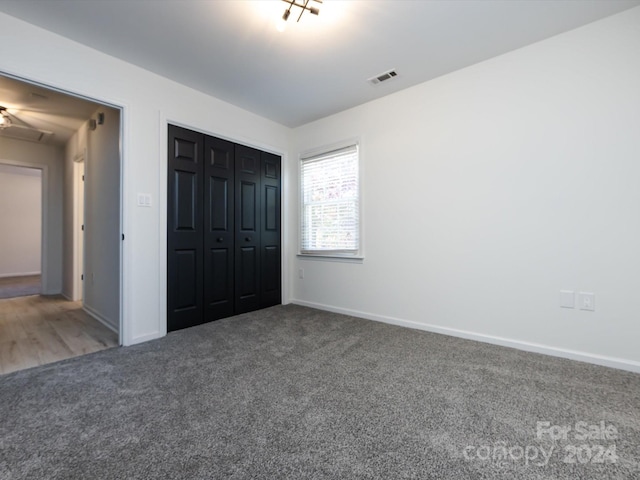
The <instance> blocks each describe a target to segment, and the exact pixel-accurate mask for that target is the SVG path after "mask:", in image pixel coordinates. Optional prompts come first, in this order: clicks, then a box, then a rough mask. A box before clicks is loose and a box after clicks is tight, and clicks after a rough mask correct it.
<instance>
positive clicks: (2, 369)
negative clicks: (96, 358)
mask: <svg viewBox="0 0 640 480" xmlns="http://www.w3.org/2000/svg"><path fill="white" fill-rule="evenodd" d="M116 346H118V335H117V334H116V333H114V332H113V331H111V330H109V329H108V328H107V327H105V326H104V325H102V324H101V323H100V322H98V321H97V320H95V319H94V318H93V317H91V316H90V315H88V314H87V313H86V312H85V311H84V310H82V305H81V303H80V302H70V301H68V300H66V299H65V298H64V297H62V296H59V295H55V296H39V295H34V296H28V297H16V298H9V299H2V300H0V374H3V373H10V372H13V371H16V370H22V369H25V368H30V367H35V366H37V365H44V364H47V363H52V362H57V361H59V360H64V359H66V358H71V357H76V356H78V355H84V354H87V353H92V352H97V351H100V350H105V349H107V348H111V347H116Z"/></svg>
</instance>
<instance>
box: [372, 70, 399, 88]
mask: <svg viewBox="0 0 640 480" xmlns="http://www.w3.org/2000/svg"><path fill="white" fill-rule="evenodd" d="M397 76H398V72H396V71H395V70H389V71H388V72H384V73H381V74H380V75H376V76H375V77H371V78H370V79H369V80H367V82H369V83H370V84H371V85H377V84H379V83H382V82H384V81H386V80H391V79H392V78H393V77H397Z"/></svg>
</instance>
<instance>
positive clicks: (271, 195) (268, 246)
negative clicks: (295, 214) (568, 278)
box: [260, 152, 282, 308]
mask: <svg viewBox="0 0 640 480" xmlns="http://www.w3.org/2000/svg"><path fill="white" fill-rule="evenodd" d="M260 156H261V169H262V174H261V178H260V188H261V191H262V194H261V196H262V199H261V200H262V208H261V215H260V216H261V219H260V225H261V228H260V308H266V307H270V306H272V305H279V304H280V303H281V302H282V288H281V266H280V265H281V264H280V251H281V250H280V230H281V229H280V224H281V222H280V197H281V195H280V189H281V166H280V157H279V156H277V155H273V154H271V153H266V152H261V154H260Z"/></svg>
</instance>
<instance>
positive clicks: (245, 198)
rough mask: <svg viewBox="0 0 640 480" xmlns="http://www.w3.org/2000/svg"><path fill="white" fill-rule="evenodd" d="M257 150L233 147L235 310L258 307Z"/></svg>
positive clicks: (258, 160) (258, 191)
mask: <svg viewBox="0 0 640 480" xmlns="http://www.w3.org/2000/svg"><path fill="white" fill-rule="evenodd" d="M260 176H261V168H260V151H259V150H256V149H254V148H250V147H245V146H243V145H236V146H235V242H236V245H235V250H236V255H235V313H236V314H238V313H244V312H250V311H252V310H257V309H258V308H259V307H260V206H261V201H260V200H261V195H260Z"/></svg>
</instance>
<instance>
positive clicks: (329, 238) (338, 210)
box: [300, 145, 360, 255]
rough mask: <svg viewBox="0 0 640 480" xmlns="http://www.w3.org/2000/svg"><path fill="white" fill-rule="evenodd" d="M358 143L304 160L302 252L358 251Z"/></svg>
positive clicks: (302, 179)
mask: <svg viewBox="0 0 640 480" xmlns="http://www.w3.org/2000/svg"><path fill="white" fill-rule="evenodd" d="M358 177H359V172H358V145H351V146H349V147H346V148H341V149H339V150H334V151H331V152H326V153H323V154H320V155H315V156H312V157H307V158H302V160H301V187H302V192H301V196H302V207H301V214H302V219H301V222H300V223H301V226H302V231H301V242H300V243H301V245H300V253H302V254H316V255H318V254H320V255H357V254H358V252H359V249H360V208H359V195H360V193H359V192H360V189H359V178H358Z"/></svg>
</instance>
